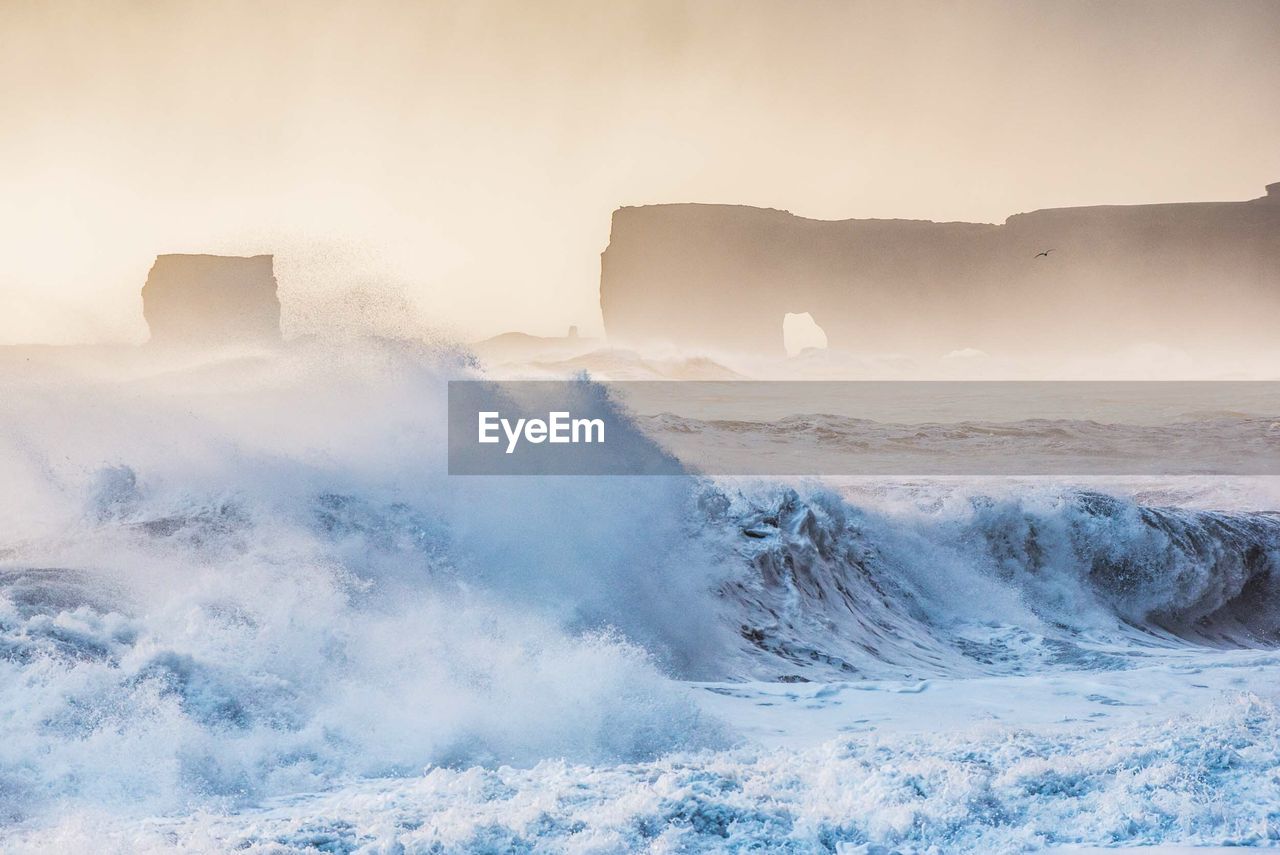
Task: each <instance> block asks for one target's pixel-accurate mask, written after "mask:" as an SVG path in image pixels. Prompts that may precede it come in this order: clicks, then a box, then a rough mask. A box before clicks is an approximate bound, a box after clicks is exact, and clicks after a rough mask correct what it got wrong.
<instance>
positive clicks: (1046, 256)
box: [1036, 249, 1053, 258]
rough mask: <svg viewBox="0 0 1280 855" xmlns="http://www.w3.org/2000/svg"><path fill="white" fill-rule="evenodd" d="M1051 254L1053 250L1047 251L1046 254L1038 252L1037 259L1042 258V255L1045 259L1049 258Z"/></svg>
mask: <svg viewBox="0 0 1280 855" xmlns="http://www.w3.org/2000/svg"><path fill="white" fill-rule="evenodd" d="M1051 252H1053V250H1051V249H1046V250H1045V251H1044V252H1037V253H1036V258H1039V257H1040V256H1042V255H1043V256H1044V257H1045V258H1048V257H1049V253H1051Z"/></svg>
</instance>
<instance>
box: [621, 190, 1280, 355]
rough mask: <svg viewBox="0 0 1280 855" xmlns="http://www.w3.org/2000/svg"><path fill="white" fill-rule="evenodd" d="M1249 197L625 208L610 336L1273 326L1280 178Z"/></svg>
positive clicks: (1145, 331) (1106, 332) (1175, 331)
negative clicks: (815, 210)
mask: <svg viewBox="0 0 1280 855" xmlns="http://www.w3.org/2000/svg"><path fill="white" fill-rule="evenodd" d="M1267 190H1268V195H1267V196H1265V197H1263V198H1261V199H1254V200H1251V201H1247V202H1222V203H1184V204H1159V205H1133V206H1099V207H1085V208H1060V209H1051V210H1042V211H1035V212H1032V213H1027V214H1018V215H1015V216H1011V217H1009V218H1008V220H1007V221H1006V222H1005V223H1004V224H1003V225H992V224H980V223H934V222H929V221H918V220H874V219H872V220H831V221H827V220H812V219H806V218H804V217H798V216H795V215H793V214H790V213H788V212H786V211H778V210H772V209H761V208H751V207H745V206H735V205H705V204H675V205H653V206H645V207H636V208H622V209H619V210H618V211H616V212H615V213H614V215H613V224H612V231H611V234H610V240H609V246H608V248H607V249H606V250H605V252H604V254H603V256H602V259H601V280H600V303H601V309H602V312H603V314H604V322H605V327H606V330H607V332H608V335H609V337H610V339H611V340H612V341H614V342H619V343H627V344H630V343H647V342H667V343H674V344H677V345H681V346H684V347H692V348H704V349H724V350H735V351H744V352H755V353H780V352H781V350H782V321H783V316H784V315H785V314H786V313H801V312H808V313H810V314H811V315H812V317H813V319H814V320H815V321H816V322H817V323H818V324H819V325H820V326H821V327H822V328H823V330H824V331H825V332H826V334H827V337H828V342H829V345H830V346H831V347H833V348H838V349H842V350H849V351H859V352H905V353H926V352H929V353H938V352H942V353H945V352H947V351H950V350H955V349H960V348H967V347H972V348H981V349H987V350H993V351H996V350H1003V351H1026V350H1034V351H1040V352H1043V351H1051V350H1063V351H1072V350H1074V351H1075V352H1080V349H1081V348H1082V347H1088V346H1089V345H1090V344H1091V343H1093V342H1095V341H1101V340H1105V339H1108V338H1112V339H1114V340H1116V341H1118V342H1125V343H1128V342H1135V341H1138V342H1144V341H1153V342H1162V343H1166V344H1170V345H1175V346H1184V345H1191V346H1194V345H1210V346H1212V345H1213V344H1214V343H1215V342H1219V341H1225V342H1229V343H1230V344H1231V345H1232V346H1237V345H1246V344H1250V343H1265V342H1271V343H1272V344H1274V340H1275V338H1276V333H1275V329H1276V325H1277V322H1278V321H1280V185H1271V186H1269V187H1268V188H1267Z"/></svg>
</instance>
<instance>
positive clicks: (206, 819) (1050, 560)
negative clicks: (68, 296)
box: [0, 340, 1280, 853]
mask: <svg viewBox="0 0 1280 855" xmlns="http://www.w3.org/2000/svg"><path fill="white" fill-rule="evenodd" d="M480 374H481V372H480V369H479V368H478V367H477V366H476V365H474V364H473V363H472V362H471V361H469V360H468V359H467V358H466V357H465V356H463V355H460V354H457V353H454V352H452V351H450V350H448V349H444V348H431V347H427V346H423V345H412V344H407V343H404V342H391V341H377V340H369V341H363V342H348V343H346V344H345V345H344V346H342V347H341V348H335V347H328V346H325V345H322V344H320V343H316V342H312V343H304V344H298V345H296V346H293V347H290V348H288V349H286V350H285V351H283V352H281V353H277V354H256V355H243V354H242V355H239V356H235V357H230V356H228V357H225V358H222V359H209V360H189V361H187V362H185V363H181V364H179V363H169V364H162V363H159V362H156V361H154V360H147V359H142V358H130V359H127V360H123V361H122V362H121V363H120V364H119V365H104V364H101V363H98V364H93V365H75V364H72V363H70V362H64V363H59V364H57V365H52V364H51V365H47V366H43V367H41V368H39V369H33V368H32V367H30V366H29V365H26V364H20V365H15V364H5V365H4V366H2V367H0V401H3V408H2V409H0V472H3V474H4V478H5V484H6V489H5V490H4V491H3V492H2V493H0V848H3V850H4V851H6V852H7V851H14V852H169V851H184V852H186V851H191V852H261V853H267V852H270V853H286V852H315V851H320V852H343V853H347V852H365V853H400V852H405V853H411V852H521V851H527V852H562V851H570V852H584V853H585V852H602V853H603V852H631V851H641V852H697V851H716V852H719V851H792V852H824V851H825V852H841V853H888V852H902V853H925V852H927V853H970V852H971V853H1004V852H1024V851H1040V850H1053V849H1060V848H1062V847H1069V846H1093V847H1098V846H1102V847H1116V846H1140V845H1141V846H1154V845H1163V846H1174V845H1177V846H1191V845H1212V846H1232V847H1238V846H1258V847H1266V846H1273V845H1278V842H1280V707H1277V696H1278V695H1280V691H1278V690H1277V689H1276V688H1275V684H1276V680H1275V678H1276V675H1277V674H1278V673H1280V652H1278V651H1276V650H1275V644H1276V641H1277V639H1278V638H1280V607H1278V604H1280V590H1277V586H1280V574H1277V572H1276V571H1277V569H1278V568H1280V515H1277V514H1276V513H1275V511H1274V510H1273V509H1274V508H1276V507H1277V503H1276V499H1277V497H1278V496H1280V489H1277V484H1276V482H1275V479H1267V478H1247V477H1234V478H1210V477H1205V476H1179V477H1169V478H1133V479H1129V480H1127V481H1126V480H1123V479H1117V478H1112V479H1104V478H1091V479H1075V480H1071V479H1065V478H1056V477H1055V478H1049V477H1045V478H1033V479H1017V480H1015V479H983V478H937V479H915V480H904V479H889V478H846V479H825V480H814V479H810V480H794V479H792V480H781V479H749V480H748V479H732V478H706V477H698V476H694V475H688V476H673V477H649V478H610V477H603V478H529V477H525V478H519V477H512V478H470V479H468V478H457V477H455V478H450V477H448V476H447V475H446V474H445V436H444V429H445V419H444V411H445V383H444V381H445V380H448V379H452V378H460V377H477V376H480ZM814 418H815V419H816V418H818V417H817V416H815V417H814ZM640 424H641V426H642V427H643V426H644V420H640ZM649 429H650V434H651V437H652V439H651V440H647V441H652V442H656V443H659V444H661V443H662V432H661V430H660V429H658V430H655V429H653V428H652V425H650V426H649ZM1215 429H1218V428H1215ZM1270 436H1271V435H1270V434H1268V433H1266V432H1265V431H1263V432H1262V433H1260V434H1258V437H1257V441H1259V442H1263V443H1266V442H1270V441H1271V440H1270V439H1269V437H1270Z"/></svg>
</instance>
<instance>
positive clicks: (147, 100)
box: [0, 0, 1280, 343]
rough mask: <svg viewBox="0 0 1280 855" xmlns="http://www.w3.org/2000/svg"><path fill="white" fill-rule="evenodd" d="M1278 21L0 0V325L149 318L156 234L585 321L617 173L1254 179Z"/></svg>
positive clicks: (317, 287)
mask: <svg viewBox="0 0 1280 855" xmlns="http://www.w3.org/2000/svg"><path fill="white" fill-rule="evenodd" d="M1278 46H1280V2H1270V0H1260V1H1259V2H1232V0H1206V2H1186V0H1155V1H1154V2H1145V0H1143V1H1142V2H1127V1H1126V0H1106V2H1089V0H1069V2H1068V0H1063V1H1062V2H1030V0H1027V2H928V3H912V2H856V0H844V1H843V2H836V0H829V2H827V1H822V2H820V1H819V0H798V2H782V0H768V2H762V1H761V0H687V2H665V0H642V2H620V1H619V2H613V0H608V1H607V2H606V0H590V2H561V1H560V0H550V1H549V2H543V1H542V0H524V1H523V2H322V0H312V2H284V1H283V0H268V1H267V2H191V3H178V2H111V0H97V2H57V0H42V2H27V0H0V343H2V342H38V341H48V342H72V341H138V340H141V339H143V338H145V335H146V331H145V326H144V324H143V322H142V320H141V302H140V299H139V297H138V290H139V289H140V288H141V286H142V283H143V281H144V279H145V277H146V272H147V269H148V268H149V267H150V265H151V261H152V258H153V257H154V256H155V255H156V254H157V253H161V252H215V253H226V254H256V253H262V252H271V253H275V255H276V257H277V259H276V267H277V276H278V278H279V279H280V283H281V289H282V299H283V300H284V302H285V312H286V317H287V318H288V317H289V316H290V313H291V311H293V313H294V317H295V318H296V317H297V316H298V315H299V314H300V312H301V309H302V307H305V306H307V305H310V304H317V303H319V304H321V305H323V303H324V296H325V295H328V294H332V293H334V292H335V291H338V290H344V289H348V288H359V289H369V288H379V289H381V288H388V289H393V290H402V291H403V293H404V294H405V296H406V297H407V299H408V300H409V301H410V302H411V303H412V305H414V306H415V307H416V308H417V309H418V310H419V311H420V312H421V313H422V315H423V316H424V317H425V318H426V319H427V320H428V321H429V322H431V323H433V324H439V325H441V326H443V327H446V328H447V329H450V330H452V331H454V332H455V333H457V334H458V335H461V336H463V337H473V336H480V335H489V334H493V333H496V332H500V331H503V330H508V329H522V330H525V331H528V332H534V333H540V334H560V333H562V332H563V330H564V329H565V327H567V326H568V325H569V324H571V323H576V324H579V325H580V326H581V327H582V329H583V332H584V334H587V333H597V332H599V330H600V318H599V309H598V300H597V285H598V273H599V253H600V251H601V250H602V249H603V248H604V246H605V244H606V243H607V240H608V231H609V215H610V212H611V211H612V210H613V209H614V208H616V207H618V206H620V205H640V204H647V203H656V202H676V201H702V202H732V203H743V204H751V205H761V206H767V207H777V208H786V209H789V210H791V211H794V212H795V213H798V214H802V215H806V216H813V217H823V218H843V217H873V216H874V217H909V218H921V219H935V220H955V219H966V220H980V221H995V222H998V221H1002V220H1003V219H1004V218H1005V217H1006V216H1007V215H1009V214H1012V213H1016V212H1019V211H1027V210H1033V209H1036V208H1044V207H1055V206H1063V205H1080V204H1097V203H1138V202H1153V201H1193V200H1214V199H1245V198H1252V197H1255V196H1259V195H1262V192H1263V190H1262V186H1263V184H1265V183H1268V182H1271V181H1280V49H1277V47H1278Z"/></svg>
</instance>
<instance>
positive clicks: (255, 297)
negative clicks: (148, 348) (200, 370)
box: [142, 255, 280, 346]
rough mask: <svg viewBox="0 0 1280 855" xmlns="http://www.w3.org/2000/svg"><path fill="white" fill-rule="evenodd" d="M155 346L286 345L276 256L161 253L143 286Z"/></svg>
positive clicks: (143, 296)
mask: <svg viewBox="0 0 1280 855" xmlns="http://www.w3.org/2000/svg"><path fill="white" fill-rule="evenodd" d="M142 310H143V314H144V315H145V317H146V319H147V325H148V326H149V327H150V328H151V341H152V343H154V344H163V345H181V346H216V345H224V344H246V343H249V344H272V343H276V342H279V341H280V300H279V298H278V297H277V296H276V277H275V273H274V271H273V265H272V256H270V255H254V256H249V257H241V256H226V255H160V256H157V257H156V261H155V264H154V265H152V267H151V272H150V273H149V274H148V275H147V282H146V285H144V286H143V288H142Z"/></svg>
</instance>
